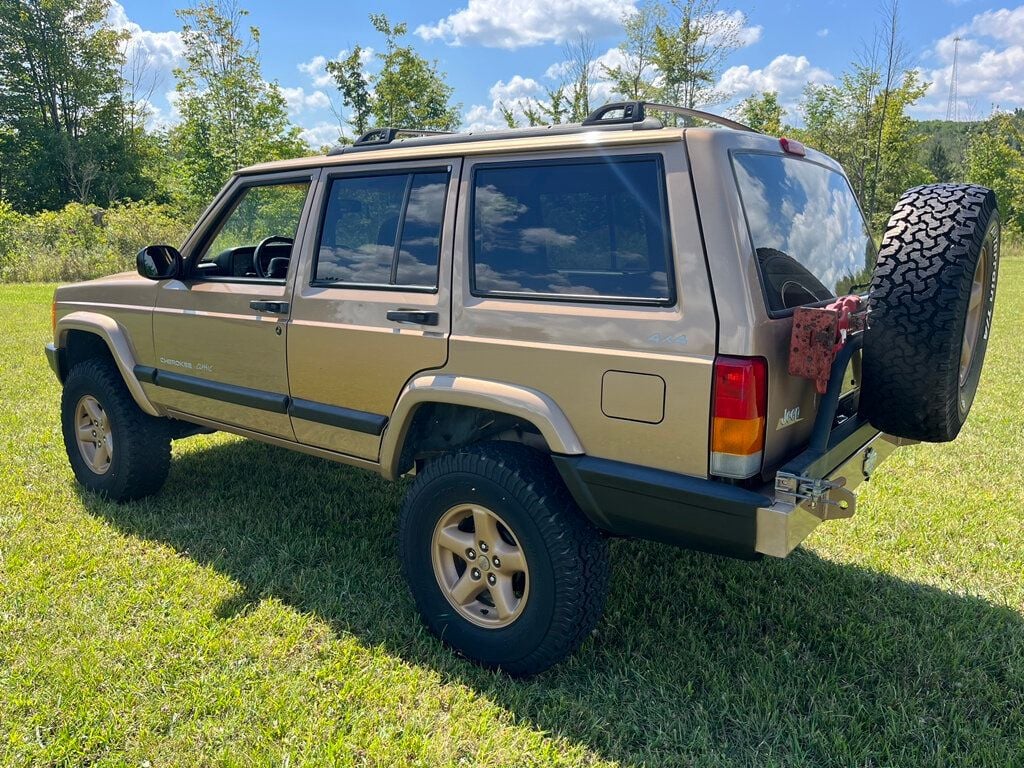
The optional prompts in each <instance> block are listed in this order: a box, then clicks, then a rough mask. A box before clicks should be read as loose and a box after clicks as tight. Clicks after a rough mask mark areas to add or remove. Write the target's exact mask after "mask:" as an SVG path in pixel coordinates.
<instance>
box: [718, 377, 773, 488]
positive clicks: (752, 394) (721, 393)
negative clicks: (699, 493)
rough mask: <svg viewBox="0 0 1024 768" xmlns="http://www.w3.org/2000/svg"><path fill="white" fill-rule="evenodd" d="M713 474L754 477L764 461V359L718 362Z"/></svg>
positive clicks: (766, 400)
mask: <svg viewBox="0 0 1024 768" xmlns="http://www.w3.org/2000/svg"><path fill="white" fill-rule="evenodd" d="M712 407H713V409H714V410H713V413H712V419H711V474H713V475H719V476H722V477H735V478H746V477H752V476H754V475H756V474H757V473H758V471H759V470H760V469H761V460H762V458H763V457H764V432H765V414H766V413H767V408H768V366H767V363H766V362H765V360H764V358H760V357H718V358H716V359H715V381H714V404H713V406H712Z"/></svg>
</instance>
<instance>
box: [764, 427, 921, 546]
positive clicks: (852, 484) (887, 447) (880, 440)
mask: <svg viewBox="0 0 1024 768" xmlns="http://www.w3.org/2000/svg"><path fill="white" fill-rule="evenodd" d="M864 432H874V435H873V436H869V437H868V439H867V440H866V442H863V443H860V440H861V438H862V437H863V433H864ZM851 437H852V438H853V439H852V441H851V442H852V443H854V444H855V445H856V444H858V443H860V444H859V445H858V446H857V447H856V449H855V450H854V452H853V453H852V454H850V455H849V456H848V457H847V458H846V459H845V460H842V459H840V463H839V464H838V466H836V467H835V468H834V469H832V470H831V471H827V472H825V473H820V471H819V472H817V473H816V472H813V471H812V472H800V471H799V470H800V467H799V466H790V465H787V467H786V468H784V469H783V470H780V471H779V472H778V474H777V475H776V476H775V488H774V494H773V496H774V501H773V502H772V504H771V505H769V506H762V507H758V509H757V528H756V530H757V535H756V539H755V543H754V548H755V550H756V551H757V552H760V553H761V554H763V555H770V556H772V557H785V556H786V555H788V554H789V553H790V552H792V551H793V550H794V549H795V548H796V547H797V545H798V544H800V542H802V541H803V540H804V539H806V538H807V537H808V536H809V535H810V534H811V532H812V531H813V530H814V529H815V528H817V527H818V525H820V524H821V523H822V522H824V521H825V520H837V519H841V518H847V517H852V516H853V514H854V512H855V511H856V507H857V497H856V496H855V495H854V493H853V491H854V490H855V489H856V488H857V486H858V485H860V484H861V483H862V482H864V481H866V480H870V479H871V475H872V474H873V473H874V471H875V469H876V468H877V467H878V466H879V465H880V464H881V463H882V462H883V461H885V460H886V459H887V458H889V455H890V454H891V453H892V452H893V451H894V450H895V449H896V448H897V447H898V446H900V445H907V444H909V442H911V441H906V440H902V439H900V438H897V437H892V436H890V435H885V434H881V433H879V432H877V431H875V430H873V429H871V428H870V427H867V429H864V430H858V431H857V432H855V433H854V435H852V436H851ZM839 451H840V452H844V449H843V448H839ZM830 453H833V452H831V451H830ZM833 456H834V453H833ZM829 458H831V457H829V456H823V457H820V459H819V460H818V461H817V462H813V463H817V464H818V465H819V467H820V464H821V463H822V460H824V462H825V463H832V461H834V458H832V461H829ZM806 469H813V467H812V466H808V467H806ZM794 470H796V471H794Z"/></svg>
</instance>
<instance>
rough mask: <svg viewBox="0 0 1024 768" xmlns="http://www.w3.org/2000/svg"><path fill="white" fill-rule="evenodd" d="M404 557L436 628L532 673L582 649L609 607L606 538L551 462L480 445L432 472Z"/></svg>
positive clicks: (469, 650)
mask: <svg viewBox="0 0 1024 768" xmlns="http://www.w3.org/2000/svg"><path fill="white" fill-rule="evenodd" d="M399 552H400V556H401V560H402V567H403V570H404V572H405V577H406V580H407V582H408V584H409V590H410V591H411V593H412V596H413V599H414V600H415V601H416V605H417V607H418V608H419V610H420V613H421V614H422V615H423V618H424V620H425V621H426V623H427V626H428V627H429V628H430V629H431V630H432V631H433V632H434V633H435V634H437V635H438V636H439V637H440V638H441V639H442V640H444V642H446V643H447V644H448V645H450V646H452V647H453V648H455V649H457V650H458V651H460V652H461V653H462V654H463V655H465V656H467V657H468V658H470V659H473V660H474V661H477V662H479V663H481V664H484V665H487V666H491V667H500V668H501V669H503V670H505V671H506V672H508V673H510V674H513V675H531V674H535V673H537V672H541V671H543V670H545V669H547V668H548V667H550V666H552V665H553V664H556V663H558V662H559V661H561V660H562V659H563V658H565V657H566V656H567V655H569V654H570V653H572V652H573V651H574V650H576V648H577V647H579V645H580V643H582V642H583V640H584V639H585V638H586V637H587V635H589V634H590V632H591V631H592V630H593V628H594V626H595V625H596V624H597V621H598V619H599V618H600V616H601V613H602V611H603V609H604V602H605V596H606V594H607V590H608V554H607V547H606V544H605V541H604V540H603V538H602V537H601V535H600V534H599V533H598V532H597V530H596V529H594V528H593V527H592V526H591V525H590V524H589V523H588V522H587V521H586V519H585V518H584V517H583V515H582V513H581V512H580V510H579V509H578V508H577V507H576V504H575V502H574V501H573V498H572V496H571V495H570V494H569V492H568V490H566V488H565V485H564V484H563V483H562V480H561V478H560V477H559V476H558V473H557V471H556V470H555V468H554V466H553V465H552V463H551V460H550V459H549V458H548V457H547V456H546V455H544V454H543V453H540V452H538V451H535V450H533V449H531V448H527V447H525V446H522V445H519V444H515V443H480V444H477V445H474V446H470V447H468V448H465V449H462V450H460V451H458V452H455V453H451V454H446V455H444V456H442V457H440V458H438V459H436V460H434V461H433V462H431V463H430V464H428V465H427V467H426V469H425V470H424V471H423V472H421V473H420V474H419V475H418V476H417V477H416V481H415V482H414V483H413V485H412V488H410V489H409V494H408V495H407V496H406V499H405V503H404V504H403V506H402V513H401V516H400V518H399Z"/></svg>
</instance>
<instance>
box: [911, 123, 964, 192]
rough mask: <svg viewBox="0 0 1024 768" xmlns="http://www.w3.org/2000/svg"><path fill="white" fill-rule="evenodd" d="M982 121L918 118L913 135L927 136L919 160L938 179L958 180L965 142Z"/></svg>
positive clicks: (922, 144) (920, 150)
mask: <svg viewBox="0 0 1024 768" xmlns="http://www.w3.org/2000/svg"><path fill="white" fill-rule="evenodd" d="M979 124H980V123H977V122H954V121H952V120H917V121H915V122H914V125H913V129H912V130H913V133H914V135H917V136H924V137H925V139H926V140H925V141H924V142H922V143H921V145H920V148H919V149H918V158H917V159H918V162H920V163H921V164H922V165H924V166H925V167H926V168H928V170H930V171H931V172H932V173H933V174H934V175H935V178H936V179H937V180H938V181H956V180H958V176H959V173H958V169H959V168H960V166H961V163H962V162H963V155H964V145H965V142H966V141H967V137H968V136H970V134H971V131H973V130H974V129H975V128H976V127H977V126H978V125H979Z"/></svg>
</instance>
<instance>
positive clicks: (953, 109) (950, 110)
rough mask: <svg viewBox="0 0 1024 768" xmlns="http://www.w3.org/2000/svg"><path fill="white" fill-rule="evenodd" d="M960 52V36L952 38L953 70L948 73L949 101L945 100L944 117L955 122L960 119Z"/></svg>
mask: <svg viewBox="0 0 1024 768" xmlns="http://www.w3.org/2000/svg"><path fill="white" fill-rule="evenodd" d="M959 54H960V37H959V36H957V37H954V38H953V70H952V72H951V73H950V75H949V101H948V102H946V119H947V120H952V121H953V122H956V121H958V120H959V119H960V105H959V103H958V99H957V83H956V78H957V72H956V67H957V59H958V58H959Z"/></svg>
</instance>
